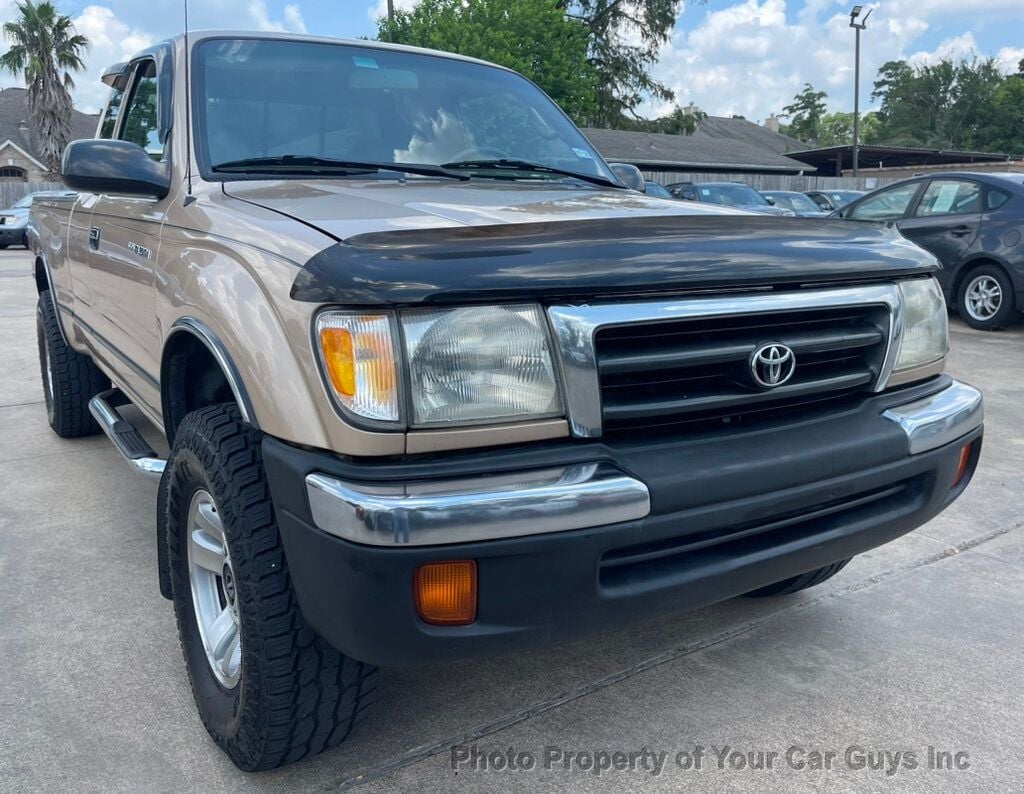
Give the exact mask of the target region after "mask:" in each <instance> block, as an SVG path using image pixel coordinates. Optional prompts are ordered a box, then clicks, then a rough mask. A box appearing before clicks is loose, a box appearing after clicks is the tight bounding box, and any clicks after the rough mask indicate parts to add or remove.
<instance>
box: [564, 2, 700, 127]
mask: <svg viewBox="0 0 1024 794" xmlns="http://www.w3.org/2000/svg"><path fill="white" fill-rule="evenodd" d="M558 6H559V7H560V8H562V9H563V10H564V11H565V12H566V14H567V15H568V16H569V18H570V19H574V20H578V21H579V22H580V23H581V24H583V25H584V26H585V27H586V28H587V30H588V31H589V32H590V47H589V51H588V55H589V59H590V64H591V65H592V66H593V68H594V69H595V70H596V71H597V78H598V79H597V113H596V114H595V115H594V116H593V118H590V119H588V120H587V121H588V123H590V124H592V125H593V126H597V127H610V128H621V127H622V126H624V125H626V124H627V123H626V122H625V121H624V120H625V119H630V118H632V119H637V118H639V117H638V116H637V114H636V108H637V106H638V105H640V103H641V102H643V101H644V100H645V99H647V98H653V99H657V100H661V101H666V102H668V101H671V100H673V99H674V98H675V97H674V96H673V94H672V91H671V90H670V89H669V88H668V86H665V85H663V84H662V83H660V82H658V81H657V80H655V79H654V78H653V77H652V76H651V67H652V66H653V65H654V63H655V62H656V61H657V60H658V51H659V49H660V48H661V46H662V45H663V44H664V43H665V42H666V41H668V37H669V36H670V35H671V33H672V28H673V27H674V26H675V23H676V17H677V16H678V15H679V9H680V8H681V7H682V3H681V2H679V0H559V1H558Z"/></svg>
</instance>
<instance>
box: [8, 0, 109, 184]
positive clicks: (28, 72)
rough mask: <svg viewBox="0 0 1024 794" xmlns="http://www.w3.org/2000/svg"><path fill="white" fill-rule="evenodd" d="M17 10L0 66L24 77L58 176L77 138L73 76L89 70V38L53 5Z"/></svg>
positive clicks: (27, 3)
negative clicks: (67, 148)
mask: <svg viewBox="0 0 1024 794" xmlns="http://www.w3.org/2000/svg"><path fill="white" fill-rule="evenodd" d="M17 10H18V16H17V18H15V19H13V20H11V21H9V22H5V23H4V35H5V37H6V38H7V41H9V42H10V45H11V46H10V48H9V49H8V50H7V52H5V53H4V54H3V55H0V68H2V69H4V70H6V71H8V72H10V73H11V74H13V75H19V74H20V75H23V76H24V78H25V86H26V88H28V105H29V114H30V116H31V119H32V124H33V126H34V127H35V131H36V134H37V135H38V137H39V141H40V149H41V152H42V155H43V160H44V161H45V162H46V165H47V167H48V168H49V169H50V172H51V174H56V173H57V170H58V167H59V164H60V158H61V155H62V154H63V153H64V147H65V146H66V145H67V143H68V140H69V139H70V138H71V94H70V91H71V89H72V88H74V85H75V83H74V81H73V80H72V78H71V72H73V71H76V72H77V71H81V70H82V69H83V68H84V64H83V63H82V54H83V53H84V51H85V50H86V49H87V48H88V47H89V40H88V39H86V38H85V36H79V35H77V34H76V33H75V28H74V25H72V24H71V19H70V18H68V17H66V16H64V15H63V14H59V13H57V10H56V9H55V8H54V7H53V4H52V3H49V2H43V3H35V2H33V0H22V2H20V3H18V4H17Z"/></svg>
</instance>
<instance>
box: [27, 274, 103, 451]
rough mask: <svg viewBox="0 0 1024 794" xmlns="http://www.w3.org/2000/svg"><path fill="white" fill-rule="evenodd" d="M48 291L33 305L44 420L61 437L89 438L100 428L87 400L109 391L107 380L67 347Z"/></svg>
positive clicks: (86, 358)
mask: <svg viewBox="0 0 1024 794" xmlns="http://www.w3.org/2000/svg"><path fill="white" fill-rule="evenodd" d="M57 323H58V321H57V311H56V309H55V308H54V304H53V299H52V297H51V294H50V291H49V290H44V291H43V292H41V293H39V301H38V303H37V304H36V340H37V342H38V343H39V369H40V374H41V375H42V379H43V398H44V400H45V401H46V418H47V420H48V421H49V423H50V427H51V428H52V429H53V432H54V433H56V434H57V435H58V436H60V437H61V438H78V437H80V436H92V435H96V434H97V433H99V432H100V426H99V425H98V424H96V420H95V419H93V418H92V414H91V413H89V400H91V399H92V398H93V397H95V396H96V395H97V394H99V393H100V392H103V391H106V390H107V389H109V388H110V379H109V378H107V376H106V375H104V374H103V372H102V371H101V370H100V369H99V367H97V366H96V365H95V364H94V363H93V362H92V359H90V358H89V357H88V356H83V355H82V354H81V353H77V352H75V351H74V350H72V349H71V348H70V347H68V345H67V343H66V342H65V341H64V335H63V334H62V333H61V330H60V326H59V325H58V324H57Z"/></svg>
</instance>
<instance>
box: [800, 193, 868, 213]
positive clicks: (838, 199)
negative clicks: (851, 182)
mask: <svg viewBox="0 0 1024 794" xmlns="http://www.w3.org/2000/svg"><path fill="white" fill-rule="evenodd" d="M804 195H805V196H807V197H808V198H809V199H811V200H812V201H813V202H814V203H815V204H817V205H818V206H819V207H821V209H823V210H824V211H825V212H835V211H836V210H841V209H842V208H843V207H845V206H846V205H847V204H849V203H850V202H852V201H856V200H857V199H859V198H860V197H861V196H864V195H867V191H866V190H808V191H805V192H804Z"/></svg>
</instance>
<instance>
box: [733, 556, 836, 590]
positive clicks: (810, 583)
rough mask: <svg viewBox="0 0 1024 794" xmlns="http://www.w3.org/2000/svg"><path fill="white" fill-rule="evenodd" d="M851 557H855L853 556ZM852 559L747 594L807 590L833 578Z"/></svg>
mask: <svg viewBox="0 0 1024 794" xmlns="http://www.w3.org/2000/svg"><path fill="white" fill-rule="evenodd" d="M850 559H853V558H852V557H851V558H850ZM850 559H846V560H840V561H839V562H834V563H832V564H831V565H826V566H825V567H824V568H818V569H817V570H816V571H808V572H807V573H802V574H800V575H799V576H791V577H790V578H789V579H783V580H782V581H781V582H776V583H775V584H770V585H768V586H767V587H761V588H758V589H757V590H751V591H750V592H749V593H747V596H748V597H750V598H765V597H767V596H780V595H790V594H791V593H798V592H800V591H801V590H806V589H807V588H808V587H814V586H815V585H818V584H821V583H822V582H824V581H826V580H828V579H831V578H832V577H833V576H835V575H836V574H837V573H839V572H840V571H841V570H843V568H845V567H846V566H847V565H848V564H849V562H850Z"/></svg>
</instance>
